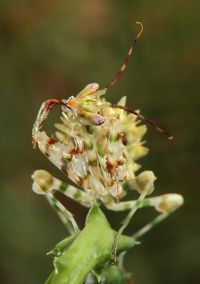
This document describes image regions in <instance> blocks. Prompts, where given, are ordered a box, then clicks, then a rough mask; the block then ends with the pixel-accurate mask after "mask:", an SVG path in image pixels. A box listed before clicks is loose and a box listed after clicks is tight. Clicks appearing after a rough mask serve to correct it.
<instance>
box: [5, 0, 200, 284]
mask: <svg viewBox="0 0 200 284" xmlns="http://www.w3.org/2000/svg"><path fill="white" fill-rule="evenodd" d="M199 10H200V4H199V2H198V1H196V3H195V1H194V2H193V1H186V0H169V1H165V0H160V1H158V0H152V1H145V0H135V1H134V0H126V1H122V0H118V1H116V0H115V1H114V0H85V1H80V0H79V1H78V0H73V1H68V0H65V1H62V0H57V1H53V0H35V1H33V0H32V1H31V0H29V1H28V0H27V1H25V0H18V1H16V0H9V1H8V0H1V2H0V94H1V104H0V108H1V111H0V116H1V119H0V124H1V147H0V151H1V180H0V204H1V205H0V206H1V212H0V222H1V223H0V237H1V241H0V252H1V253H0V255H1V260H0V283H1V284H2V283H5V284H10V283H13V284H25V283H26V284H27V283H29V284H36V283H43V282H44V280H45V279H46V277H47V276H48V274H49V273H50V271H51V269H52V259H51V258H50V257H47V256H46V252H47V251H49V249H51V248H52V246H53V245H54V244H55V243H56V242H58V241H60V240H61V239H62V238H64V237H65V229H64V227H63V226H62V224H61V223H60V221H59V220H58V218H57V217H56V216H55V215H54V213H53V212H52V210H51V208H50V207H49V206H48V204H47V203H46V201H45V199H43V198H42V197H40V196H37V195H36V194H34V193H33V192H32V190H31V184H32V182H31V178H30V175H31V173H32V172H33V171H34V170H35V169H39V168H43V169H47V170H50V171H51V173H52V174H54V175H55V176H58V177H61V178H62V179H65V177H64V176H63V175H62V174H61V173H59V171H58V170H57V169H56V168H55V167H54V166H53V165H51V164H50V162H49V161H48V160H47V159H46V158H45V157H44V156H43V155H42V154H41V153H40V152H39V151H38V150H37V151H34V150H33V149H32V146H31V130H32V124H33V122H34V120H35V118H36V114H37V111H38V109H39V107H40V105H41V103H42V102H43V101H44V100H46V99H47V98H67V97H69V96H70V95H76V93H77V92H79V91H80V90H81V89H82V88H83V87H84V86H85V85H86V84H88V83H90V82H98V83H99V84H100V86H102V87H104V86H105V84H106V83H108V81H110V80H111V79H112V78H113V76H114V74H115V73H116V71H117V70H118V68H119V67H120V64H121V63H122V59H123V58H124V56H125V54H126V52H127V50H128V47H129V46H130V43H131V40H132V38H133V35H134V34H135V33H136V31H137V26H136V25H135V22H136V21H137V20H140V21H142V22H143V24H144V33H143V35H142V37H141V38H140V40H139V41H138V44H137V48H136V52H135V53H134V56H133V58H132V59H131V62H130V63H129V66H128V68H127V70H126V73H125V74H124V76H123V77H122V79H121V80H120V82H118V84H117V85H115V86H114V87H113V89H112V90H111V91H110V92H109V94H108V96H107V98H108V100H112V101H114V102H116V101H117V100H118V99H119V98H120V97H121V96H123V95H127V96H128V105H129V106H131V107H132V108H135V109H138V108H139V109H141V110H142V113H143V114H144V115H147V116H148V117H151V118H152V119H153V120H154V121H156V122H158V124H159V125H161V126H163V127H164V128H168V129H170V130H171V131H172V132H173V134H174V136H175V139H174V140H173V141H172V142H170V141H168V140H167V139H166V138H165V137H164V136H162V135H159V134H157V133H156V132H155V131H154V130H152V129H148V133H147V135H146V137H145V138H146V140H147V141H148V143H147V145H148V147H149V148H150V153H149V155H148V156H147V157H145V158H144V159H142V160H141V161H140V163H141V164H142V169H150V170H153V171H154V172H155V174H156V175H157V177H158V180H157V182H156V191H155V195H158V194H162V193H167V192H177V193H181V194H183V196H184V197H185V205H184V206H183V207H182V208H181V209H180V210H178V211H177V212H176V213H175V214H174V215H172V216H171V217H170V218H169V219H168V220H167V221H165V222H164V223H163V224H162V225H160V226H159V227H157V228H155V229H154V230H153V231H152V232H151V233H149V234H148V235H146V236H145V237H144V238H143V239H142V242H143V243H142V245H141V246H138V247H137V248H135V249H133V250H132V251H131V252H130V253H129V254H128V256H127V259H126V260H127V261H126V267H127V270H129V271H131V272H133V275H134V283H137V284H139V283H140V284H141V283H142V284H145V283H148V284H161V283H162V284H165V283H170V284H177V283H181V284H188V283H192V284H199V283H200V221H199V214H200V204H199V200H200V199H199V183H198V181H199V177H198V175H199V163H200V159H199V154H200V153H199V152H200V151H199V144H200V133H199V120H198V118H199V107H200V104H199V103H200V100H199V89H200V88H199V74H200V72H199V71H200V56H199V52H200V40H199V27H200V21H199V20H200V17H199ZM197 27H198V29H197ZM70 204H73V203H70ZM70 204H69V206H71V207H72V210H74V212H75V214H76V216H77V218H78V219H79V221H80V223H83V221H84V218H85V211H83V210H82V208H81V206H79V205H74V204H73V205H70ZM150 217H151V210H148V209H145V210H143V211H141V212H139V213H138V214H137V215H136V216H135V218H134V220H133V222H132V224H131V226H130V227H129V229H128V232H130V233H131V232H134V230H135V229H136V228H138V227H140V226H141V225H142V224H143V223H145V222H147V221H148V219H149V218H150ZM110 218H111V219H112V224H113V226H114V227H115V228H117V227H119V218H118V214H117V213H115V214H111V215H110Z"/></svg>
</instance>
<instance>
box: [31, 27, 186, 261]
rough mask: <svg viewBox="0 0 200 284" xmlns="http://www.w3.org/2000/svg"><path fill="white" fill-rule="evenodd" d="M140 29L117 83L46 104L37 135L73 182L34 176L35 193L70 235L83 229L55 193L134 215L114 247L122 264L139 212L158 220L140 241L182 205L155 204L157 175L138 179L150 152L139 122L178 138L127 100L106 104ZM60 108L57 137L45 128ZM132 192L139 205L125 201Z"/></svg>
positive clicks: (161, 199)
mask: <svg viewBox="0 0 200 284" xmlns="http://www.w3.org/2000/svg"><path fill="white" fill-rule="evenodd" d="M136 23H137V25H138V26H139V27H140V30H139V32H138V34H137V35H136V37H135V39H134V41H133V43H132V45H131V47H130V49H129V51H128V54H127V56H126V57H125V60H124V62H123V64H122V66H121V68H120V70H119V71H118V72H117V74H116V75H115V77H114V79H113V80H112V81H111V82H110V83H108V84H107V85H106V87H104V88H102V89H101V88H100V87H99V84H97V83H90V84H88V85H87V86H86V87H85V88H84V89H83V90H82V91H80V92H79V93H78V94H77V96H70V97H69V98H68V99H49V100H47V101H45V102H43V103H42V105H41V108H40V110H39V112H38V115H37V118H36V121H35V123H34V126H33V130H32V143H33V147H34V148H36V147H38V148H39V149H40V151H41V152H42V153H43V154H44V155H45V156H46V157H47V158H48V159H49V160H50V161H51V162H52V163H53V164H54V165H55V166H56V167H57V168H58V169H59V170H61V171H62V172H63V173H64V174H65V175H66V176H67V177H68V178H69V179H70V180H71V182H72V184H67V183H65V182H63V181H61V180H59V179H57V178H56V177H54V176H52V175H51V174H50V173H49V172H47V171H45V170H36V171H35V172H34V173H33V175H32V179H33V190H34V192H36V193H38V194H42V195H44V196H45V197H46V198H47V200H48V202H49V203H50V205H51V206H52V207H53V209H54V210H55V211H56V212H57V214H58V216H59V217H60V219H61V220H62V222H63V223H64V225H65V226H66V228H67V230H68V232H69V234H71V235H73V234H76V233H78V232H79V230H80V229H79V227H78V224H77V223H76V220H75V218H74V216H73V215H72V214H71V212H70V211H69V210H68V209H67V208H65V207H64V206H63V204H62V203H61V202H60V201H59V200H58V199H57V197H56V196H55V194H54V192H55V191H59V192H61V193H62V194H64V195H65V196H67V197H69V198H71V199H73V200H75V201H77V202H78V203H80V204H81V205H83V206H85V207H88V208H90V207H92V205H93V204H94V202H96V201H97V202H98V203H99V204H100V205H103V206H105V207H106V208H107V209H109V210H113V211H125V210H127V211H129V212H128V215H127V217H126V218H125V219H124V221H123V223H122V225H121V227H120V228H119V231H118V232H117V234H116V237H115V241H114V243H113V254H112V259H113V262H116V260H117V255H116V252H117V247H118V242H119V238H120V236H121V234H122V232H123V231H124V230H125V228H126V227H127V226H128V224H129V223H130V220H131V219H132V217H133V215H134V214H135V212H136V211H137V210H139V209H142V208H144V207H153V208H154V209H155V210H156V211H158V212H159V215H158V216H157V217H156V218H155V219H154V220H153V221H151V222H150V223H148V224H147V225H145V226H144V227H143V228H142V229H140V230H139V231H138V232H136V233H134V234H133V236H132V237H133V238H134V239H135V240H136V239H138V238H139V237H141V236H142V235H144V234H145V233H146V232H147V231H149V230H150V229H151V228H153V227H154V226H155V225H156V224H158V223H160V222H161V221H163V220H164V219H165V218H166V217H167V216H169V215H170V214H171V213H172V212H173V211H174V210H176V209H177V208H178V207H180V206H181V205H182V204H183V197H182V196H181V195H179V194H175V193H171V194H165V195H161V196H157V197H152V198H150V197H149V195H150V194H151V193H152V192H153V191H154V182H155V180H156V177H155V175H154V173H153V172H152V171H143V172H141V173H140V174H139V175H137V174H136V172H137V170H138V169H139V167H140V165H139V164H138V163H137V160H138V159H139V158H141V157H142V156H144V155H146V154H147V152H148V149H147V148H146V147H145V146H144V142H143V141H142V139H143V136H144V134H145V133H146V125H139V122H140V121H143V122H145V123H146V124H148V125H150V126H151V127H153V128H155V130H156V131H158V132H160V133H162V134H164V135H166V136H167V137H168V139H172V138H173V136H172V135H171V134H170V133H168V132H167V131H165V130H163V129H162V128H160V127H159V126H157V125H156V124H155V123H154V122H152V121H151V120H149V119H147V118H146V117H144V116H143V115H142V114H140V113H139V112H138V111H135V110H132V109H130V108H128V107H126V105H125V104H126V98H125V97H123V98H122V99H121V100H120V101H119V102H118V103H117V104H112V103H110V102H108V101H106V99H105V95H106V93H107V92H108V91H109V89H110V88H111V87H112V86H113V85H114V84H115V83H116V82H117V81H118V80H119V79H120V77H121V76H122V74H123V72H124V70H125V68H126V66H127V64H128V62H129V58H130V56H131V54H132V53H133V51H134V48H135V45H136V42H137V40H138V38H139V37H140V36H141V34H142V31H143V25H142V24H141V23H140V22H136ZM55 106H60V107H61V110H62V117H61V123H57V124H56V125H55V127H56V129H57V130H56V132H55V135H54V136H49V135H47V133H46V131H45V130H44V129H43V128H44V124H45V120H46V119H47V117H48V114H49V113H50V112H51V111H52V109H53V108H54V107H55ZM133 190H135V191H136V192H137V194H138V199H136V200H128V201H121V200H122V199H123V197H124V196H125V195H126V194H127V192H131V191H133Z"/></svg>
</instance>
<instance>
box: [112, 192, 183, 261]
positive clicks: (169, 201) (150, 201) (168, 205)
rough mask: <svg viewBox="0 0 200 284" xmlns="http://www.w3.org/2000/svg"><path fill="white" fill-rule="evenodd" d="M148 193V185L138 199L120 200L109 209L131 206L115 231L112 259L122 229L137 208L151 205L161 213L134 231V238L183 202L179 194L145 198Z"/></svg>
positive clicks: (160, 220) (157, 222) (114, 256)
mask: <svg viewBox="0 0 200 284" xmlns="http://www.w3.org/2000/svg"><path fill="white" fill-rule="evenodd" d="M147 194H148V187H147V188H146V189H145V190H144V192H143V193H142V194H141V195H140V197H139V198H138V200H136V201H135V200H134V201H128V202H121V203H122V204H120V203H119V204H115V206H114V207H113V208H112V209H111V210H113V209H114V210H116V209H117V207H118V210H127V209H129V208H128V207H131V206H132V208H131V210H130V212H129V214H128V215H127V216H126V218H125V219H124V221H123V223H122V226H121V227H120V229H119V231H118V232H117V235H116V238H115V242H114V245H113V260H114V261H115V262H116V250H117V246H118V241H119V237H120V235H121V234H122V232H123V231H124V229H125V228H126V227H127V226H128V224H129V223H130V220H131V218H132V217H133V215H134V214H135V212H136V210H137V209H139V208H143V207H147V206H152V207H154V208H155V209H156V210H157V211H158V212H160V213H161V214H160V215H158V216H157V217H156V218H154V219H153V220H152V221H151V222H150V223H148V224H147V225H145V226H144V227H143V228H142V229H140V230H139V231H138V232H136V233H135V234H134V235H133V236H132V237H133V238H134V239H138V238H139V237H141V236H142V235H144V234H145V233H147V232H148V231H149V230H151V229H152V228H153V227H154V226H155V225H157V224H159V223H160V222H162V221H163V220H164V219H166V218H167V217H168V216H169V215H170V214H171V213H172V212H174V211H175V210H176V209H178V208H179V207H180V206H181V205H182V204H183V197H182V196H181V195H179V194H173V193H170V194H164V195H161V196H158V197H153V198H146V199H145V196H146V195H147Z"/></svg>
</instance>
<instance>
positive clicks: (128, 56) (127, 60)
mask: <svg viewBox="0 0 200 284" xmlns="http://www.w3.org/2000/svg"><path fill="white" fill-rule="evenodd" d="M136 24H137V25H139V26H140V31H139V32H138V33H137V35H136V37H135V39H134V40H133V42H132V45H131V47H130V48H129V51H128V53H127V55H126V57H125V59H124V62H123V64H122V67H121V68H120V70H119V71H118V73H117V74H116V75H115V77H114V79H113V80H112V81H111V82H110V83H109V84H108V85H107V86H106V89H109V88H111V87H112V86H113V85H114V84H115V83H116V82H117V81H118V80H119V79H120V77H121V76H122V74H123V72H124V70H125V68H126V66H127V64H128V62H129V59H130V57H131V54H132V52H133V50H134V47H135V45H136V42H137V40H138V38H139V37H140V36H141V34H142V32H143V25H142V23H140V22H136Z"/></svg>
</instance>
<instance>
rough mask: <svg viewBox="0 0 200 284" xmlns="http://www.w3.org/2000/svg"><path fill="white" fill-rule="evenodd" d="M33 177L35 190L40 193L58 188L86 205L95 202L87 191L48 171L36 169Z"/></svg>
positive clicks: (89, 205) (88, 205)
mask: <svg viewBox="0 0 200 284" xmlns="http://www.w3.org/2000/svg"><path fill="white" fill-rule="evenodd" d="M32 179H33V181H34V182H33V191H34V192H36V193H38V194H46V193H50V192H51V193H52V192H54V191H55V190H56V191H59V192H62V194H64V195H65V196H67V197H69V198H71V199H73V200H75V201H77V202H78V203H80V204H81V205H83V206H85V207H91V205H92V204H93V197H92V196H90V195H89V194H87V192H84V191H82V190H80V189H78V188H76V187H75V186H72V185H69V184H67V183H65V182H63V181H61V180H59V179H57V178H56V177H54V176H52V175H51V174H50V173H49V172H47V171H44V170H36V171H35V172H34V173H33V174H32Z"/></svg>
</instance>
